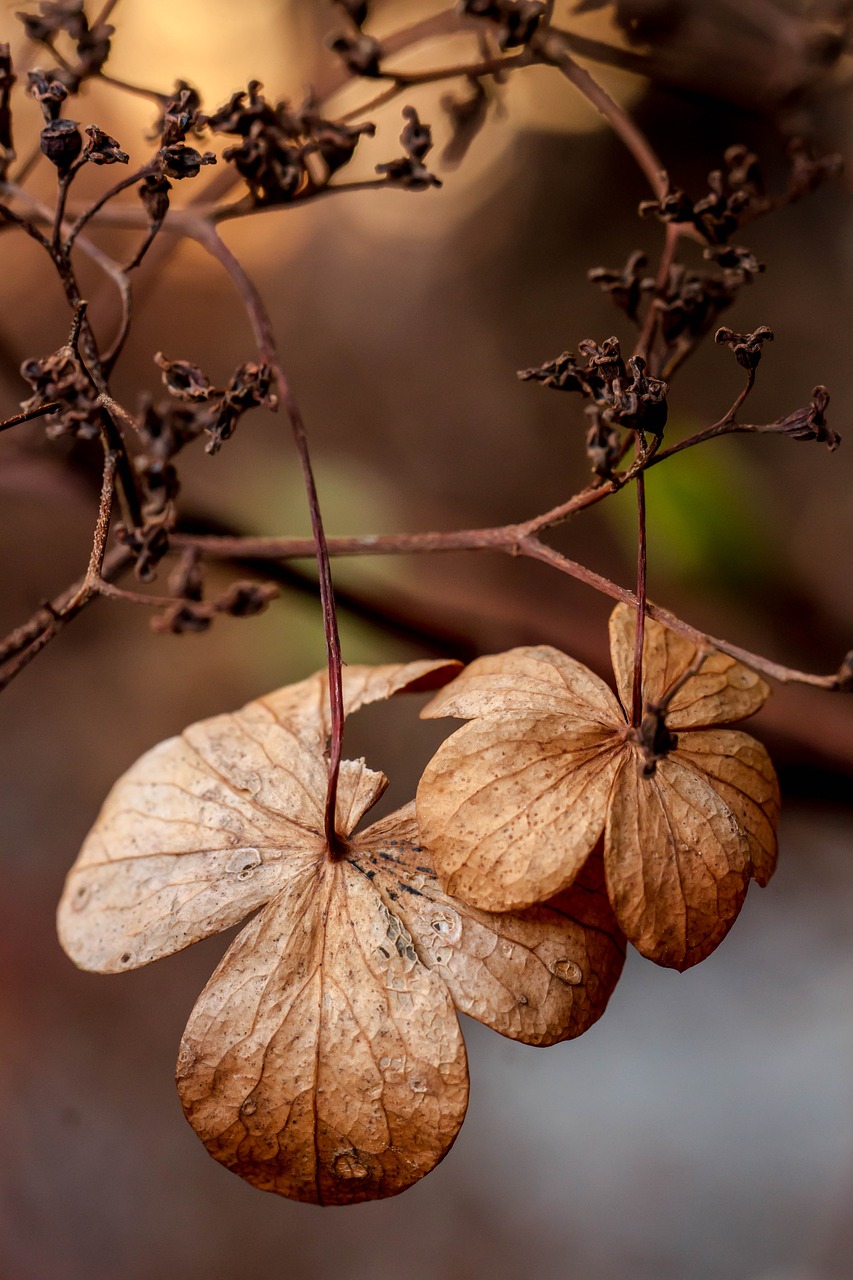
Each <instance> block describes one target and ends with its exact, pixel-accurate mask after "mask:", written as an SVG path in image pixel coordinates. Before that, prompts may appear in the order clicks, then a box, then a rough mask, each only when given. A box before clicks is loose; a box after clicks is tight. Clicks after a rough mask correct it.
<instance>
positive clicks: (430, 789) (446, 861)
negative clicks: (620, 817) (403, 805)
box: [417, 716, 618, 911]
mask: <svg viewBox="0 0 853 1280" xmlns="http://www.w3.org/2000/svg"><path fill="white" fill-rule="evenodd" d="M617 751H618V740H617V739H616V738H615V737H614V735H613V734H612V733H608V732H607V731H605V730H603V729H600V728H596V727H591V728H590V727H588V728H587V729H586V731H585V732H576V733H567V732H566V731H565V726H564V721H563V720H562V718H558V717H556V716H543V717H542V718H541V719H540V718H537V717H535V716H517V717H515V718H513V719H512V720H507V721H494V720H486V721H474V722H473V723H472V724H468V725H465V727H464V728H462V729H459V730H458V731H457V732H456V733H454V734H453V735H452V737H450V738H448V740H447V741H446V742H445V743H443V744H442V746H441V747H439V749H438V751H437V752H436V754H435V755H434V756H433V758H432V760H431V761H430V763H429V764H428V765H427V767H426V769H425V770H424V774H423V777H422V778H421V781H420V785H419V787H418V798H417V805H418V822H419V825H420V832H421V839H422V842H423V844H424V845H425V846H426V847H427V849H429V851H430V853H431V855H432V858H433V861H434V863H435V868H436V871H437V873H438V876H439V879H440V880H441V882H442V884H443V885H444V887H445V888H446V889H447V891H448V892H449V893H452V894H453V895H454V896H455V897H457V898H463V899H464V900H465V901H466V902H469V903H471V904H472V905H473V906H476V907H480V908H481V909H483V910H485V911H512V910H516V909H517V908H520V907H527V906H531V905H532V904H533V903H536V902H543V901H545V900H546V899H547V898H551V897H553V896H554V894H555V893H559V891H560V890H561V889H564V888H565V887H566V886H567V885H569V884H571V882H572V881H573V880H574V878H575V876H576V875H577V873H578V871H579V870H580V868H581V866H582V865H583V863H584V861H585V860H586V858H587V856H588V854H589V853H590V851H591V850H592V848H593V846H594V845H595V842H596V840H597V839H598V837H599V835H600V834H601V830H602V827H603V825H604V817H605V813H606V809H607V798H608V795H609V793H610V786H611V783H612V780H613V776H614V773H615V769H616V753H617Z"/></svg>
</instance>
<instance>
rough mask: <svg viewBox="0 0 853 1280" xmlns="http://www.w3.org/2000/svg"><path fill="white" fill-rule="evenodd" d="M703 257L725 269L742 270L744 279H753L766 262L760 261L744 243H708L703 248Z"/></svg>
mask: <svg viewBox="0 0 853 1280" xmlns="http://www.w3.org/2000/svg"><path fill="white" fill-rule="evenodd" d="M702 257H703V258H707V260H708V261H709V262H716V264H717V266H718V267H722V269H723V270H724V271H736V272H740V273H741V274H742V275H743V278H744V280H751V279H752V277H753V276H757V275H760V274H761V272H762V271H763V270H764V263H763V262H759V261H758V258H757V257H756V256H755V254H754V253H753V252H752V250H751V249H745V248H744V247H743V245H730V244H721V245H708V247H707V248H706V249H703V250H702Z"/></svg>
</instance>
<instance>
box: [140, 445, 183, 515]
mask: <svg viewBox="0 0 853 1280" xmlns="http://www.w3.org/2000/svg"><path fill="white" fill-rule="evenodd" d="M136 470H137V472H138V474H139V478H140V480H141V481H142V487H143V489H144V490H145V511H146V514H147V515H149V516H161V515H162V514H163V513H164V511H165V510H166V507H167V506H168V504H169V503H170V502H174V500H175V498H177V496H178V494H179V493H180V491H181V485H180V481H179V479H178V473H177V471H176V470H175V468H174V467H173V466H172V464H171V462H164V461H163V460H162V459H161V458H149V457H147V456H145V455H142V456H140V457H138V458H137V459H136Z"/></svg>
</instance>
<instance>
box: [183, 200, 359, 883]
mask: <svg viewBox="0 0 853 1280" xmlns="http://www.w3.org/2000/svg"><path fill="white" fill-rule="evenodd" d="M192 234H193V236H194V237H195V239H196V240H198V242H199V244H201V245H202V247H203V248H204V249H206V250H207V251H208V253H210V254H211V256H212V257H214V258H215V259H216V260H217V262H219V263H220V265H221V266H222V267H223V268H224V269H225V271H226V272H227V273H228V275H229V277H230V278H231V281H232V283H233V284H234V286H235V288H236V289H237V292H238V293H239V295H240V298H241V299H242V302H243V305H244V307H245V309H246V314H247V315H248V317H249V320H250V322H251V325H252V328H253V330H254V334H255V341H256V343H257V347H258V355H259V357H260V360H261V362H262V363H263V364H266V365H269V367H270V368H271V369H272V371H273V373H274V374H275V379H276V383H277V385H278V392H279V397H280V400H281V403H282V404H283V405H284V409H285V412H286V414H287V416H288V418H289V420H290V426H291V429H292V432H293V439H294V442H295V444H296V451H297V453H298V455H299V461H300V463H301V466H302V476H303V481H304V484H305V493H306V496H307V499H308V509H309V512H310V515H311V529H312V532H313V535H314V538H313V540H314V552H315V558H316V561H317V572H318V575H319V579H320V604H321V608H322V612H323V631H324V634H325V637H326V653H327V657H328V668H329V712H330V725H331V733H330V741H329V782H328V788H327V791H326V813H325V834H326V844H327V848H328V850H329V855H330V857H332V858H335V857H341V856H342V855H343V845H342V841H341V839H340V837H339V836H338V833H337V830H336V828H335V817H336V812H337V796H338V777H339V774H340V767H341V751H342V742H343V735H344V698H343V680H342V675H341V669H342V665H343V660H342V657H341V641H340V635H339V633H338V618H337V611H336V609H335V592H334V588H333V585H332V571H331V565H330V562H329V549H328V546H327V544H326V534H325V531H324V528H323V517H322V514H321V511H320V500H319V497H318V495H317V485H316V482H315V479H314V470H313V467H312V465H311V454H310V451H309V448H308V433H307V432H306V430H305V422H304V420H303V418H302V414H301V412H300V410H299V406H298V405H297V403H296V399H295V397H294V395H293V392H292V390H291V387H290V383H289V382H288V379H287V375H286V373H285V371H284V368H283V366H282V363H281V359H280V357H279V354H278V351H277V349H276V344H275V335H274V333H273V328H272V321H271V320H270V316H269V312H268V311H267V309H266V305H265V303H264V300H263V298H262V297H261V295H260V293H259V292H258V289H257V286H256V285H255V283H254V281H253V280H252V279H251V278H250V276H249V275H248V274H247V272H246V271H245V269H244V267H243V265H242V263H241V262H240V261H239V260H238V259H237V258H235V256H234V254H233V253H232V252H231V250H230V249H229V248H228V246H227V245H226V244H225V242H224V241H223V240H221V239H220V237H219V235H218V234H217V232H216V230H215V229H214V227H213V226H211V225H210V224H209V223H206V222H199V223H198V225H197V226H195V227H194V228H193V231H192Z"/></svg>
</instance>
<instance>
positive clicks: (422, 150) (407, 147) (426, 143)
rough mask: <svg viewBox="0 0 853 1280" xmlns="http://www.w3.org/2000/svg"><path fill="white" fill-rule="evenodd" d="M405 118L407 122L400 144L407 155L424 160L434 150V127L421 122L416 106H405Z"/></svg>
mask: <svg viewBox="0 0 853 1280" xmlns="http://www.w3.org/2000/svg"><path fill="white" fill-rule="evenodd" d="M403 119H404V120H405V121H406V124H405V126H404V127H403V132H402V133H401V134H400V145H401V147H402V148H403V150H404V151H405V153H406V155H407V156H413V157H414V158H415V159H416V160H423V159H424V157H425V156H426V155H428V154H429V152H430V151H431V150H432V129H431V128H430V127H429V125H428V124H422V123H421V119H420V116H419V115H418V113H417V111H416V110H415V108H414V107H403Z"/></svg>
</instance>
